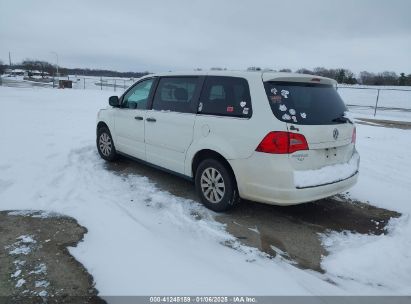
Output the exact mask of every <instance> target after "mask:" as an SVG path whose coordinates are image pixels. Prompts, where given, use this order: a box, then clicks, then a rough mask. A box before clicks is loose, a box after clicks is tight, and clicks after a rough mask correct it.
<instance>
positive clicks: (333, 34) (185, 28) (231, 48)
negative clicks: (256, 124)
mask: <svg viewBox="0 0 411 304" xmlns="http://www.w3.org/2000/svg"><path fill="white" fill-rule="evenodd" d="M9 51H10V52H11V56H12V61H13V62H19V61H21V60H23V59H25V58H36V59H41V60H47V61H50V62H55V61H56V56H55V55H53V53H52V51H54V52H57V53H58V56H59V65H60V66H65V67H89V68H104V69H115V70H120V71H143V70H149V71H153V72H157V71H164V70H183V69H184V70H187V69H193V68H197V67H198V68H203V69H208V68H210V67H214V66H218V67H226V68H228V69H245V68H247V67H249V66H259V67H262V68H265V67H268V68H273V69H280V68H286V67H287V68H291V69H293V70H295V69H298V68H301V67H305V68H314V67H317V66H322V67H327V68H338V67H343V68H348V69H351V70H352V71H354V72H356V73H358V72H360V71H363V70H368V71H372V72H379V71H384V70H389V71H395V72H397V73H400V72H405V73H411V0H390V1H388V0H340V1H333V0H310V1H306V0H300V1H297V0H287V1H285V0H280V1H276V0H253V1H252V0H250V1H248V0H202V1H198V0H164V1H160V0H144V1H139V0H130V1H127V0H112V1H108V0H89V1H87V0H68V1H53V0H50V1H49V0H36V1H33V0H0V60H2V61H3V62H8V52H9Z"/></svg>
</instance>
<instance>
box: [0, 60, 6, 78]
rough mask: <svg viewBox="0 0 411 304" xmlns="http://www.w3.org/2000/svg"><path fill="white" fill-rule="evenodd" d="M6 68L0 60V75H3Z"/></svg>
mask: <svg viewBox="0 0 411 304" xmlns="http://www.w3.org/2000/svg"><path fill="white" fill-rule="evenodd" d="M5 69H6V66H5V65H4V64H3V61H1V60H0V75H1V74H3V73H4V70H5Z"/></svg>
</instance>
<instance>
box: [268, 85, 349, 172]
mask: <svg viewBox="0 0 411 304" xmlns="http://www.w3.org/2000/svg"><path fill="white" fill-rule="evenodd" d="M264 86H265V90H266V93H267V97H268V100H269V103H270V107H271V110H272V112H273V114H274V116H275V117H276V118H277V119H279V120H281V121H283V122H285V123H286V125H287V130H288V131H289V132H292V133H298V134H302V135H304V137H305V138H306V140H307V143H308V147H309V150H304V151H296V152H294V153H292V154H290V156H289V158H290V162H291V164H292V166H293V167H294V168H295V169H296V170H309V169H318V168H321V167H324V166H327V165H333V164H339V163H345V162H347V161H348V160H349V159H350V157H351V156H352V153H353V150H354V144H353V143H352V136H353V132H354V128H355V126H354V124H353V123H352V122H351V121H350V120H349V119H348V118H346V117H345V112H346V111H347V108H346V106H345V104H344V102H343V100H342V99H341V97H340V96H339V95H338V93H337V91H336V89H335V87H334V86H333V85H332V84H330V83H326V84H323V83H317V82H316V83H312V82H303V81H298V82H296V81H284V80H281V81H276V80H272V81H266V82H264Z"/></svg>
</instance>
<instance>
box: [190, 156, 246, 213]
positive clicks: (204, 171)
mask: <svg viewBox="0 0 411 304" xmlns="http://www.w3.org/2000/svg"><path fill="white" fill-rule="evenodd" d="M195 187H196V191H197V194H198V195H199V197H200V199H201V202H202V203H203V204H204V205H205V206H206V207H207V208H209V209H211V210H213V211H216V212H222V211H226V210H229V209H231V208H232V207H234V206H235V205H237V204H238V202H239V201H240V197H239V195H238V190H237V184H236V181H235V177H234V175H233V174H232V173H231V171H230V170H228V169H227V167H226V166H225V165H224V164H222V163H221V162H220V161H218V160H216V159H206V160H203V161H202V162H201V163H200V164H199V166H198V168H197V170H196V174H195Z"/></svg>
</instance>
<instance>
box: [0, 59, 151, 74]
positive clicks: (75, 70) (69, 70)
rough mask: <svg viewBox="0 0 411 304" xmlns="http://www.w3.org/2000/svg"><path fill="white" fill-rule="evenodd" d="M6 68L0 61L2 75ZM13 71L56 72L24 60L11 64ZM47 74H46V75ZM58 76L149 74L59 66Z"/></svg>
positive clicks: (42, 63)
mask: <svg viewBox="0 0 411 304" xmlns="http://www.w3.org/2000/svg"><path fill="white" fill-rule="evenodd" d="M6 68H10V67H9V66H8V65H4V64H3V62H1V61H0V73H4V70H5V69H6ZM12 68H13V69H24V70H27V71H29V72H30V71H39V72H40V73H41V74H42V75H47V74H49V75H55V74H56V72H57V69H56V65H53V64H51V63H49V62H47V61H42V60H35V59H25V60H23V61H22V62H21V63H18V64H13V67H12ZM46 73H47V74H46ZM59 74H60V75H62V76H64V75H81V76H101V77H129V78H139V77H142V76H144V75H147V74H149V72H147V71H145V72H117V71H111V70H102V69H85V68H65V67H60V66H59Z"/></svg>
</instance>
